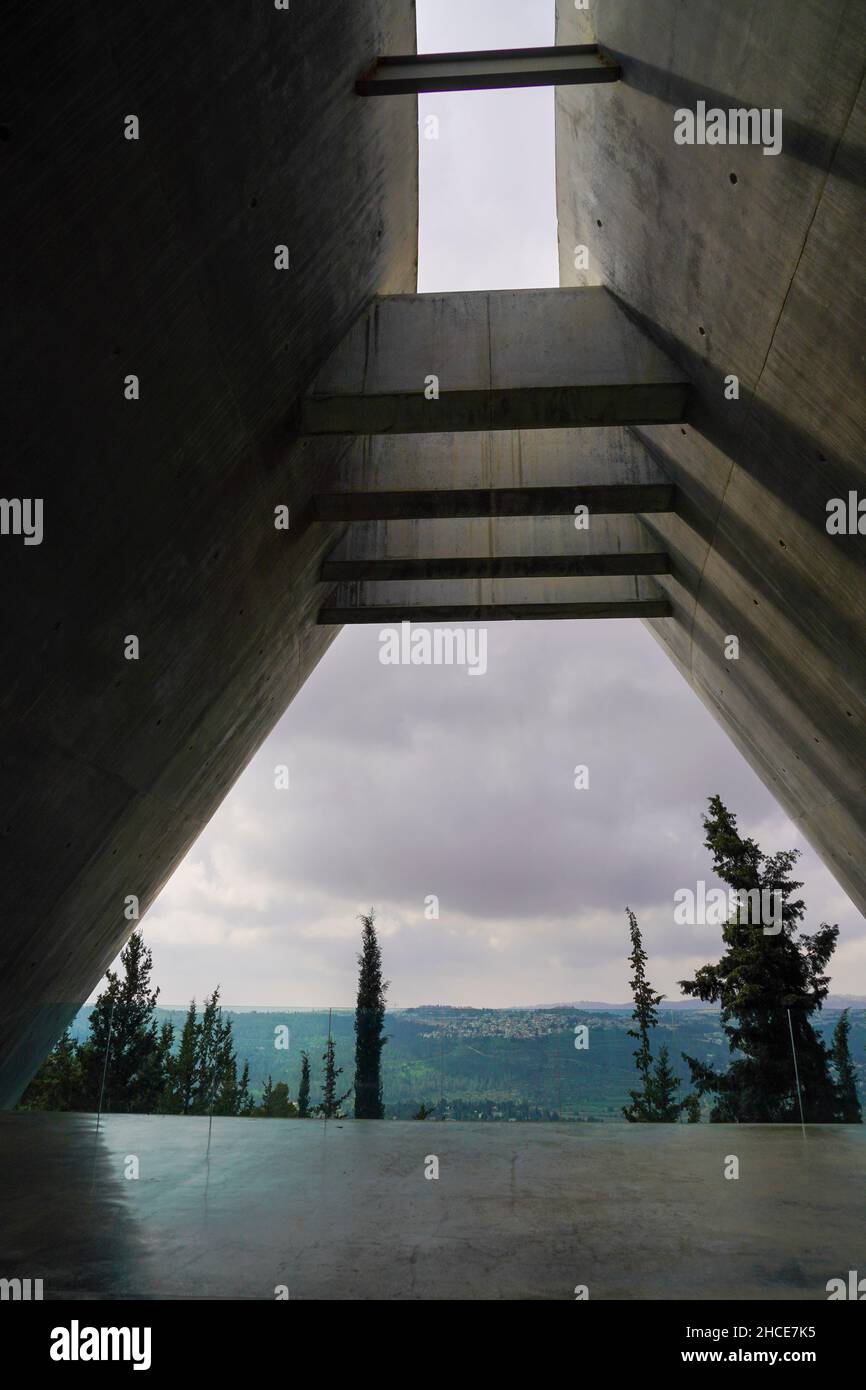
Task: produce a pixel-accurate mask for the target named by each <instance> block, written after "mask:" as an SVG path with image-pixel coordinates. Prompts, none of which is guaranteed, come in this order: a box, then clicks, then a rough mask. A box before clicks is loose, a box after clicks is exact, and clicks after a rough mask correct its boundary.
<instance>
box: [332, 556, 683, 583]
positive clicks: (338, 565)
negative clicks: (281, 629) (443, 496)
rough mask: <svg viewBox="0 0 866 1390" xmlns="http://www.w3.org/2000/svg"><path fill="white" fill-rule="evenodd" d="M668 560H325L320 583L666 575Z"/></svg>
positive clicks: (597, 558) (628, 558)
mask: <svg viewBox="0 0 866 1390" xmlns="http://www.w3.org/2000/svg"><path fill="white" fill-rule="evenodd" d="M670 572H671V558H670V556H669V555H664V554H661V553H657V552H656V553H654V552H649V553H648V554H644V555H476V556H471V557H470V556H467V557H456V558H454V559H449V560H437V559H434V558H432V557H427V558H425V559H412V560H409V559H403V560H400V559H394V560H326V561H325V562H324V564H323V565H322V573H321V578H322V581H323V582H333V583H342V582H347V581H350V580H364V579H366V580H371V581H377V582H391V581H397V580H409V581H410V582H411V581H415V580H425V579H567V578H578V577H579V578H592V579H601V578H607V577H609V576H623V575H634V574H670Z"/></svg>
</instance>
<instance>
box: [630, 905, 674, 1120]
mask: <svg viewBox="0 0 866 1390" xmlns="http://www.w3.org/2000/svg"><path fill="white" fill-rule="evenodd" d="M625 912H626V916H627V918H628V926H629V935H630V937H631V955H630V956H629V958H628V960H629V964H630V966H631V968H632V977H631V980H630V981H629V985H630V987H631V992H632V997H633V998H634V1012H633V1014H632V1018H633V1019H634V1021H635V1023H636V1024H637V1027H636V1028H629V1030H628V1036H629V1037H630V1038H635V1039H636V1040H637V1042H638V1043H639V1044H640V1045H639V1047H637V1048H636V1049H635V1051H634V1058H635V1063H636V1065H637V1070H638V1075H639V1076H640V1080H641V1086H640V1090H637V1091H629V1095H630V1096H631V1105H624V1106H623V1110H622V1113H623V1114H624V1115H625V1118H626V1119H627V1120H628V1121H629V1122H630V1123H632V1124H636V1123H639V1122H646V1121H648V1120H652V1119H653V1118H654V1115H653V1108H654V1107H653V1094H652V1074H651V1068H652V1052H651V1050H650V1030H651V1029H653V1028H655V1026H656V1024H657V1023H658V1006H659V1004H660V1003H661V1001H662V999H664V995H663V994H656V992H655V990H654V989H653V987H652V985H651V984H650V983H649V981H648V980H647V977H646V963H647V954H646V951H645V950H644V948H643V938H642V936H641V932H640V927H639V926H638V922H637V918H636V917H635V915H634V913H633V912H632V910H631V908H630V907H627V908H626V910H625Z"/></svg>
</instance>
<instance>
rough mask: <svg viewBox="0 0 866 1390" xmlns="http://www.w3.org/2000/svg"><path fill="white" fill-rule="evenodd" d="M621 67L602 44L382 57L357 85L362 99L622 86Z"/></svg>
mask: <svg viewBox="0 0 866 1390" xmlns="http://www.w3.org/2000/svg"><path fill="white" fill-rule="evenodd" d="M621 71H622V70H621V68H620V67H619V65H618V64H617V63H612V62H610V60H609V59H607V58H605V57H603V55H602V54H601V53H600V52H599V49H598V44H595V43H589V44H574V45H571V46H568V47H558V48H556V47H554V48H502V49H492V50H487V51H483V50H482V51H480V52H474V53H419V54H417V55H414V54H412V55H406V56H403V57H394V58H379V59H378V60H377V61H376V62H375V63H374V64H373V66H372V67H371V68H369V69H368V70H367V71H366V72H365V73H364V74H363V75H362V76H361V77H360V78H359V79H358V81H357V82H356V83H355V91H356V92H357V93H358V95H359V96H362V97H374V96H407V95H412V94H414V93H416V92H469V91H480V90H485V89H486V90H489V89H492V88H496V87H562V86H576V85H579V84H585V83H587V82H618V81H619V78H620V74H621Z"/></svg>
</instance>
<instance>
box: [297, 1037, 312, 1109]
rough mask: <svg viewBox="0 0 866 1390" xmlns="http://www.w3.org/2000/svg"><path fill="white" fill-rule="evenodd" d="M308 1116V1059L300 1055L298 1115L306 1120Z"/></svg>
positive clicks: (307, 1055) (307, 1056)
mask: <svg viewBox="0 0 866 1390" xmlns="http://www.w3.org/2000/svg"><path fill="white" fill-rule="evenodd" d="M309 1114H310V1057H309V1054H308V1053H306V1052H302V1053H301V1083H300V1085H299V1086H298V1115H299V1116H300V1118H301V1119H302V1120H306V1119H307V1118H308V1117H309Z"/></svg>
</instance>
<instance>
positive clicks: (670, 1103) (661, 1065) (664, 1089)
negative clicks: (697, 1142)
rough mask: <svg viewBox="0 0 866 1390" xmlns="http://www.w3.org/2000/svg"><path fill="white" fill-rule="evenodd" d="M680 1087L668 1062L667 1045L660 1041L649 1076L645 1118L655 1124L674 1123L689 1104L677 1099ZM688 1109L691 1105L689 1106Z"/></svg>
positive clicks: (678, 1080)
mask: <svg viewBox="0 0 866 1390" xmlns="http://www.w3.org/2000/svg"><path fill="white" fill-rule="evenodd" d="M679 1088H680V1079H679V1077H678V1076H677V1074H676V1072H675V1071H674V1070H673V1068H672V1067H671V1064H670V1054H669V1052H668V1049H667V1045H666V1044H665V1043H662V1045H661V1047H660V1048H659V1055H658V1057H657V1058H656V1063H655V1066H654V1068H653V1071H652V1075H651V1077H650V1085H649V1094H650V1103H649V1106H648V1110H649V1112H650V1113H649V1114H648V1115H647V1117H646V1118H647V1119H649V1120H652V1121H653V1122H655V1123H656V1124H676V1123H677V1122H678V1121H679V1118H680V1116H681V1114H682V1112H683V1109H684V1108H685V1107H686V1106H687V1105H689V1101H690V1100H691V1098H689V1101H683V1100H678V1099H677V1091H678V1090H679ZM689 1108H690V1111H691V1110H692V1107H691V1106H689Z"/></svg>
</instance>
